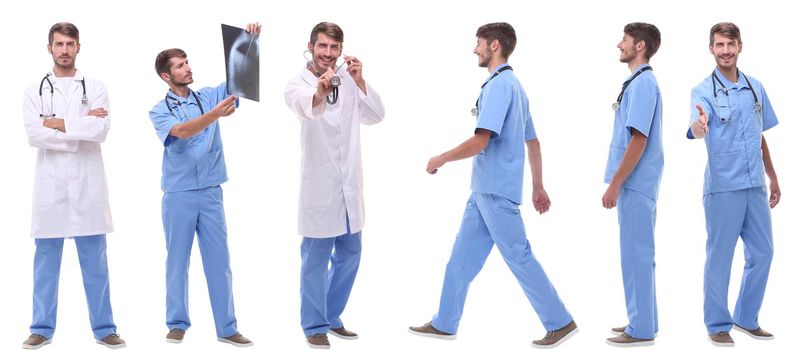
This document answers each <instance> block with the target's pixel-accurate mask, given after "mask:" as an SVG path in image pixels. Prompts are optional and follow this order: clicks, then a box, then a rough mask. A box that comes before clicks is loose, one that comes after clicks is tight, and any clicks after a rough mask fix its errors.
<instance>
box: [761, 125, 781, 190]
mask: <svg viewBox="0 0 803 350" xmlns="http://www.w3.org/2000/svg"><path fill="white" fill-rule="evenodd" d="M761 156H762V158H764V171H765V172H766V173H767V176H769V178H770V180H772V181H777V180H778V177H777V176H776V174H775V167H773V166H772V158H771V157H770V148H769V146H767V140H766V139H764V136H761Z"/></svg>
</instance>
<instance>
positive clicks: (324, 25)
mask: <svg viewBox="0 0 803 350" xmlns="http://www.w3.org/2000/svg"><path fill="white" fill-rule="evenodd" d="M318 33H324V34H326V36H328V37H330V38H332V39H335V41H337V42H339V43H343V29H340V26H338V25H337V24H334V23H330V22H321V23H318V24H316V25H315V27H312V33H310V34H309V42H310V44H315V42H317V41H318Z"/></svg>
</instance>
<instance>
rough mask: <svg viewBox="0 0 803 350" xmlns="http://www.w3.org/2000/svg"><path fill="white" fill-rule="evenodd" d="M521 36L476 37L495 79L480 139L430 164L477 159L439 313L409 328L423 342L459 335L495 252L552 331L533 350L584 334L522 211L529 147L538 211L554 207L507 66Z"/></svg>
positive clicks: (480, 107) (486, 87)
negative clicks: (469, 298) (474, 285)
mask: <svg viewBox="0 0 803 350" xmlns="http://www.w3.org/2000/svg"><path fill="white" fill-rule="evenodd" d="M515 46H516V33H515V31H514V29H513V27H512V26H510V25H509V24H507V23H489V24H486V25H483V26H481V27H480V28H479V29H478V30H477V47H476V48H475V49H474V53H475V54H476V55H477V56H478V58H479V66H480V67H484V68H487V69H488V72H489V73H491V75H490V77H489V78H488V79H486V81H485V83H484V84H483V85H482V91H481V92H480V97H479V99H478V101H477V109H476V110H474V112H476V115H477V124H476V128H475V129H474V136H472V137H471V138H469V139H468V140H466V141H465V142H463V143H462V144H460V145H459V146H457V147H456V148H454V149H452V150H450V151H447V152H445V153H443V154H441V155H439V156H436V157H433V158H432V159H430V161H429V164H427V172H429V173H430V174H435V173H436V172H437V171H438V169H439V168H440V167H441V166H443V165H444V164H446V163H447V162H451V161H456V160H460V159H465V158H469V157H473V158H474V165H473V168H472V176H471V190H472V193H471V196H470V197H469V199H468V203H467V204H466V209H465V213H464V214H463V223H462V224H461V226H460V231H459V232H458V234H457V238H456V239H455V243H454V246H453V248H452V254H451V257H450V259H449V263H448V264H447V265H446V274H445V277H444V281H443V289H442V291H441V299H440V306H439V309H438V313H437V314H435V316H434V317H433V318H432V321H431V322H428V323H426V324H424V325H423V326H419V327H410V329H409V330H410V332H411V333H413V334H416V335H421V336H427V337H436V338H444V339H452V338H454V336H455V333H457V328H458V325H459V323H460V318H461V316H462V314H463V306H464V304H465V300H466V295H467V294H468V288H469V285H470V284H471V281H472V280H473V279H474V277H476V276H477V274H478V273H479V272H480V270H481V269H482V266H483V265H484V264H485V259H486V258H487V257H488V254H490V253H491V249H492V248H493V247H494V246H496V247H497V248H498V249H499V252H500V253H501V254H502V257H503V258H504V260H505V262H506V263H507V265H508V267H509V268H510V270H511V271H512V272H513V275H514V276H515V277H516V279H517V280H518V282H519V285H521V287H522V289H523V290H524V294H525V295H526V296H527V299H528V300H529V301H530V304H531V305H532V307H533V308H534V309H535V311H536V313H537V314H538V317H539V318H540V319H541V323H542V324H543V326H544V328H545V329H546V330H547V334H546V336H545V337H544V338H543V339H538V340H535V341H533V342H532V346H534V347H540V348H550V347H554V346H557V345H559V344H561V343H562V342H564V341H566V340H567V339H569V338H570V337H571V336H572V335H574V334H575V333H577V330H578V329H577V325H576V324H575V322H574V320H573V318H572V316H571V315H570V314H569V311H568V310H567V309H566V307H565V306H564V305H563V302H562V301H561V300H560V297H558V293H557V291H556V290H555V288H554V287H553V286H552V283H551V282H550V281H549V278H548V277H547V275H546V272H545V271H544V269H543V268H542V267H541V264H540V263H538V261H537V260H536V259H535V257H534V256H533V253H532V250H531V248H530V242H529V241H528V240H527V234H526V232H525V230H524V223H523V222H522V219H521V214H520V212H519V205H520V204H521V202H522V181H523V173H524V155H525V151H524V149H525V145H526V148H527V152H528V154H529V163H530V169H531V171H532V181H533V197H532V201H533V205H534V206H535V209H536V210H537V211H538V212H539V213H541V214H543V213H545V212H546V211H547V210H549V207H550V201H549V196H548V195H547V193H546V191H545V190H544V187H543V182H542V181H541V180H542V178H541V172H542V168H541V146H540V142H539V141H538V139H537V138H536V135H535V129H534V127H533V121H532V117H531V115H530V110H529V100H528V99H527V95H526V94H525V92H524V89H523V88H522V86H521V84H520V83H519V80H518V78H516V76H515V75H514V73H513V70H512V68H511V66H510V65H508V64H507V59H508V57H509V56H510V54H511V53H512V52H513V49H514V48H515Z"/></svg>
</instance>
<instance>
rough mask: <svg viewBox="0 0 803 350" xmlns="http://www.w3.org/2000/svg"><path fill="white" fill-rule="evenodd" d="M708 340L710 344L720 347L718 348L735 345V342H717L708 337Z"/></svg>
mask: <svg viewBox="0 0 803 350" xmlns="http://www.w3.org/2000/svg"><path fill="white" fill-rule="evenodd" d="M708 342H709V343H711V344H712V345H714V346H717V347H720V348H732V347H734V346H736V344H735V343H719V342H715V341H713V340H711V339H710V338H709V339H708Z"/></svg>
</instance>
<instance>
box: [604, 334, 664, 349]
mask: <svg viewBox="0 0 803 350" xmlns="http://www.w3.org/2000/svg"><path fill="white" fill-rule="evenodd" d="M605 343H607V344H608V345H611V346H618V347H634V346H652V345H655V339H640V338H633V337H632V336H630V334H627V333H626V332H622V334H620V335H617V336H615V337H613V338H608V339H606V340H605Z"/></svg>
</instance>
